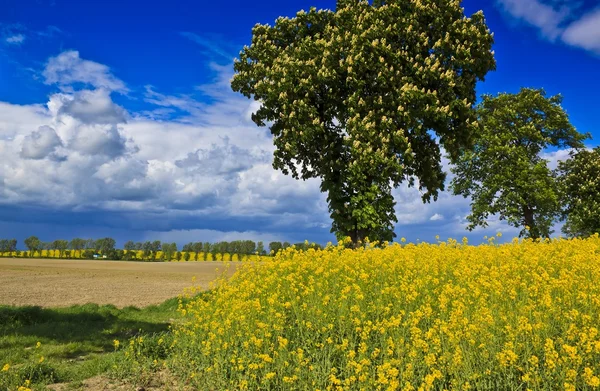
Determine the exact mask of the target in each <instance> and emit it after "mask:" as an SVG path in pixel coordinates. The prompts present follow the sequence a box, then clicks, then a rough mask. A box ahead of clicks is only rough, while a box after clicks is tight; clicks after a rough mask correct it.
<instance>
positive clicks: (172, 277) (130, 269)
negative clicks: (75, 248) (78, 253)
mask: <svg viewBox="0 0 600 391" xmlns="http://www.w3.org/2000/svg"><path fill="white" fill-rule="evenodd" d="M237 266H238V264H237V263H235V262H228V263H227V264H224V263H221V262H189V263H176V262H160V263H144V262H118V261H90V260H71V259H30V258H26V259H13V258H2V259H0V304H8V305H19V306H20V305H38V306H42V307H60V306H69V305H73V304H86V303H96V304H113V305H115V306H117V307H126V306H129V305H134V306H138V307H143V306H147V305H151V304H158V303H161V302H163V301H165V300H166V299H169V298H171V297H175V296H177V295H178V294H180V293H182V291H183V289H184V288H186V287H189V286H191V285H193V284H192V278H193V277H196V279H195V285H200V286H202V287H203V288H208V287H209V284H210V282H211V281H213V280H215V279H216V278H217V277H218V276H220V275H222V274H223V273H227V275H231V274H233V272H234V271H235V268H236V267H237Z"/></svg>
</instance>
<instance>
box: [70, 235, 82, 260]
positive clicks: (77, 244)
mask: <svg viewBox="0 0 600 391" xmlns="http://www.w3.org/2000/svg"><path fill="white" fill-rule="evenodd" d="M85 243H86V241H85V239H81V238H75V239H72V240H71V243H69V247H70V248H71V250H73V252H75V253H77V254H79V255H80V256H81V250H83V249H84V248H85ZM74 256H76V255H74Z"/></svg>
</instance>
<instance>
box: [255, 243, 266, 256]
mask: <svg viewBox="0 0 600 391" xmlns="http://www.w3.org/2000/svg"><path fill="white" fill-rule="evenodd" d="M256 252H257V253H258V255H265V245H264V244H263V242H258V243H256Z"/></svg>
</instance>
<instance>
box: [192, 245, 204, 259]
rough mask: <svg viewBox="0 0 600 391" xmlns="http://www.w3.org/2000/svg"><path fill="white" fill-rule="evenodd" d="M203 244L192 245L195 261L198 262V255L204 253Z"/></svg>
mask: <svg viewBox="0 0 600 391" xmlns="http://www.w3.org/2000/svg"><path fill="white" fill-rule="evenodd" d="M202 247H203V246H202V242H195V243H193V244H192V250H193V251H194V261H197V260H198V255H199V254H200V253H201V252H202Z"/></svg>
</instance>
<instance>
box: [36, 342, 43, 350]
mask: <svg viewBox="0 0 600 391" xmlns="http://www.w3.org/2000/svg"><path fill="white" fill-rule="evenodd" d="M40 346H42V344H41V342H40V341H38V343H36V344H35V348H36V349H39V348H40Z"/></svg>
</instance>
